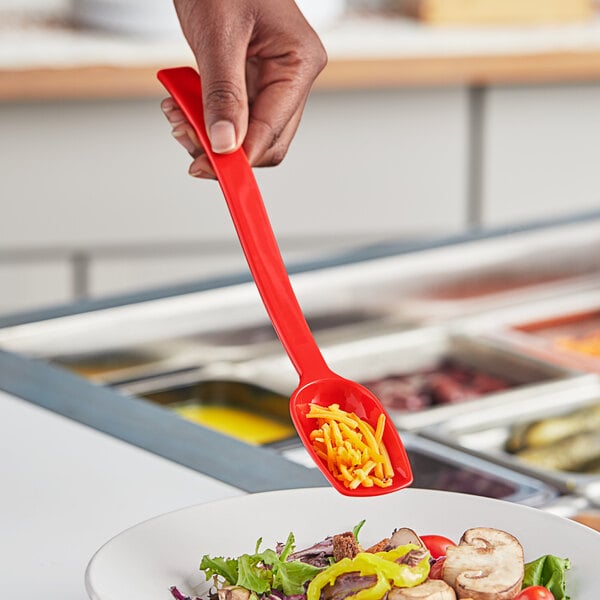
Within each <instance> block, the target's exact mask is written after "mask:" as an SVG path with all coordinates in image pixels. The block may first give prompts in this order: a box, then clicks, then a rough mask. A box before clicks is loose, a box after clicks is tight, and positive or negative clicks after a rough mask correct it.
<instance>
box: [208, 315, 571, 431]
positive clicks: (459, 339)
mask: <svg viewBox="0 0 600 600" xmlns="http://www.w3.org/2000/svg"><path fill="white" fill-rule="evenodd" d="M322 351H323V354H324V356H325V357H326V359H327V361H328V363H329V364H331V365H332V368H334V369H335V370H336V371H337V372H339V373H341V374H342V375H343V376H346V377H349V378H351V379H354V380H357V381H360V382H367V381H372V380H375V379H378V378H382V377H388V376H390V375H402V374H406V373H413V372H416V371H419V370H422V369H426V368H429V367H433V366H435V365H437V364H438V363H439V362H440V361H441V360H443V359H444V358H455V359H457V360H458V361H460V362H464V363H465V364H466V365H470V366H473V367H475V368H479V369H482V370H484V371H487V372H488V373H490V374H492V375H496V376H500V377H504V378H507V379H508V380H509V381H512V382H514V383H516V384H518V385H520V387H514V388H512V389H508V390H504V391H500V392H496V393H494V394H488V395H484V396H481V397H480V398H477V399H473V400H468V401H465V402H461V403H457V404H453V405H446V406H435V407H431V408H427V409H425V410H422V411H418V412H414V413H411V412H400V411H395V410H389V413H390V416H391V418H392V419H393V420H394V423H395V424H396V426H397V427H399V428H400V429H403V430H418V429H421V428H424V427H427V426H429V425H431V424H433V423H436V422H438V421H440V420H443V419H446V418H449V417H450V416H452V415H457V414H461V413H463V412H468V411H470V410H472V408H473V407H474V406H476V405H477V406H478V405H487V404H488V403H491V404H494V403H498V404H501V403H503V402H504V401H505V400H508V399H510V398H511V397H513V396H516V397H517V398H519V397H521V396H522V395H523V394H525V393H526V391H525V390H530V389H531V390H537V393H545V391H546V390H554V389H561V390H562V389H568V388H569V387H570V386H571V385H572V383H571V380H572V379H573V378H577V377H578V376H577V375H575V374H574V373H573V372H572V371H570V370H568V369H565V368H562V367H558V366H556V365H552V364H548V363H545V362H543V361H539V360H537V359H535V358H531V357H529V356H526V355H519V354H517V353H514V352H513V351H512V350H511V349H510V348H507V347H504V346H502V345H498V344H493V343H483V342H480V341H479V340H476V339H471V338H469V337H467V336H461V335H453V334H450V333H449V332H448V330H447V329H446V328H444V327H441V326H432V327H424V328H420V329H414V330H409V331H397V332H388V333H386V334H383V335H373V336H371V337H366V338H361V339H355V340H352V341H348V342H340V343H337V344H332V345H325V346H323V347H322ZM205 372H206V373H210V369H209V370H208V371H205ZM220 375H221V376H222V377H224V378H230V379H233V380H237V381H246V382H248V383H252V384H254V385H258V386H261V387H264V388H268V389H272V390H274V391H276V392H278V393H280V394H282V395H284V396H286V397H287V396H289V395H290V394H291V392H292V391H293V390H294V389H295V385H296V374H295V372H294V370H293V368H292V367H291V365H290V364H289V361H288V360H287V358H286V357H285V355H283V354H281V355H278V356H269V357H261V358H258V359H255V360H251V361H241V362H239V363H236V364H228V365H221V368H220Z"/></svg>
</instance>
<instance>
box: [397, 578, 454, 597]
mask: <svg viewBox="0 0 600 600" xmlns="http://www.w3.org/2000/svg"><path fill="white" fill-rule="evenodd" d="M387 597H388V600H456V594H455V593H454V590H453V589H452V588H451V587H450V586H449V585H448V584H447V583H445V582H444V581H442V580H441V579H427V581H424V582H423V583H422V584H420V585H416V586H415V587H411V588H392V589H391V590H390V591H389V592H388V595H387Z"/></svg>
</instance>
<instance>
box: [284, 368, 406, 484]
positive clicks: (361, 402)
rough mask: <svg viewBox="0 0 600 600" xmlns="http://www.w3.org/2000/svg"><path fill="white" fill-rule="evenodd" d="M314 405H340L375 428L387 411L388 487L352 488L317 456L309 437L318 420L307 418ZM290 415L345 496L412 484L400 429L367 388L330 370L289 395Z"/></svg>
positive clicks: (323, 468) (313, 453) (384, 437)
mask: <svg viewBox="0 0 600 600" xmlns="http://www.w3.org/2000/svg"><path fill="white" fill-rule="evenodd" d="M311 404H318V405H319V406H324V407H328V406H331V405H332V404H338V405H339V406H340V408H341V409H342V410H345V411H346V412H349V413H354V414H355V415H356V416H357V417H358V418H359V419H362V420H363V421H366V422H367V423H369V424H370V425H371V426H373V427H375V424H376V423H377V419H378V418H379V415H381V414H382V413H383V414H385V416H386V420H385V428H384V432H383V441H384V443H385V446H386V449H387V451H388V454H389V456H390V462H391V463H392V467H393V468H394V477H393V479H392V484H391V485H390V486H389V487H387V488H379V487H370V488H367V487H362V486H359V487H357V488H355V489H350V488H347V487H345V486H344V485H341V484H340V481H339V480H338V479H336V478H335V477H334V475H333V473H332V472H331V471H330V470H329V469H328V468H327V465H326V464H325V462H324V461H323V459H322V458H321V457H319V456H318V455H317V453H316V452H315V449H314V447H313V442H312V439H311V437H310V435H311V433H312V432H313V431H314V430H315V419H309V418H307V414H308V412H309V411H310V405H311ZM290 414H291V416H292V421H293V423H294V426H295V427H296V431H297V432H298V435H299V436H300V439H301V440H302V443H303V444H304V446H305V447H306V450H307V452H308V453H309V454H310V456H311V457H312V459H313V460H314V462H315V463H316V464H317V466H318V467H319V468H320V469H321V471H322V473H323V475H325V477H326V478H327V480H328V481H329V482H330V483H331V485H332V486H333V487H335V488H336V489H337V490H338V491H339V492H340V493H342V494H344V495H346V496H375V495H379V494H388V493H390V492H395V491H397V490H399V489H402V488H404V487H406V486H408V485H410V484H411V483H412V478H413V477H412V472H411V469H410V463H409V461H408V457H407V455H406V450H405V448H404V446H403V445H402V443H401V442H400V439H399V437H398V432H397V431H396V428H395V427H394V425H393V423H392V421H391V419H390V418H389V416H388V415H387V414H386V413H385V411H384V409H383V408H382V406H381V403H380V401H379V400H378V399H377V397H376V396H375V395H373V394H372V393H371V392H370V391H369V390H368V389H367V388H366V387H364V386H362V385H360V384H359V383H356V382H355V381H351V380H350V379H345V378H344V377H341V376H340V375H336V374H335V373H333V372H332V373H331V376H330V377H329V378H326V379H316V380H313V381H310V382H308V383H306V384H302V383H300V385H299V386H298V387H297V388H296V389H295V390H294V392H293V393H292V396H291V398H290Z"/></svg>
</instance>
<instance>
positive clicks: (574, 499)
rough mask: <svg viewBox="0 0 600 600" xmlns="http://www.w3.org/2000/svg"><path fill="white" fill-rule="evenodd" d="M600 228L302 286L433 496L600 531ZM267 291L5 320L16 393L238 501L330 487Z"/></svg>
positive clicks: (342, 263)
mask: <svg viewBox="0 0 600 600" xmlns="http://www.w3.org/2000/svg"><path fill="white" fill-rule="evenodd" d="M599 250H600V215H585V216H584V217H581V218H577V219H572V220H569V221H561V222H556V223H546V224H541V225H532V226H530V227H522V228H519V229H518V230H502V231H493V232H486V233H479V234H473V235H468V236H463V237H460V238H456V239H448V240H444V241H436V242H435V243H430V244H420V245H412V246H407V245H395V244H388V245H382V246H378V247H369V248H364V249H361V250H357V251H356V252H354V253H352V254H348V255H345V256H340V257H336V258H335V259H331V260H328V261H322V262H321V263H318V264H311V265H300V266H298V267H296V268H294V269H291V272H292V281H293V285H294V288H295V290H296V293H297V295H298V297H299V300H300V304H301V305H302V307H303V308H304V310H305V313H306V315H307V320H308V322H309V324H310V325H311V328H312V330H313V331H314V333H315V337H316V338H317V341H318V342H319V345H320V347H321V349H322V352H323V355H324V357H325V358H326V360H327V362H328V364H329V365H330V366H331V368H332V369H333V370H334V371H336V372H338V373H340V374H341V375H343V376H345V377H348V378H349V379H352V380H355V381H359V382H360V383H362V384H363V385H365V386H367V387H368V388H370V389H371V390H372V391H373V392H374V393H375V394H376V395H377V397H378V398H380V400H381V401H382V403H383V404H384V406H385V407H386V409H387V411H388V413H389V415H390V417H391V418H392V420H393V422H394V424H395V426H396V427H397V428H398V430H399V431H400V433H401V436H402V439H403V441H404V442H405V445H406V447H407V450H408V454H409V457H410V459H411V463H412V465H413V471H414V473H415V482H414V486H415V487H418V488H424V489H433V490H446V491H460V492H466V493H469V494H474V495H478V496H487V497H491V498H500V499H505V500H510V501H512V502H515V503H521V504H527V505H530V506H536V507H540V508H544V509H546V510H547V511H549V512H556V513H559V514H562V515H564V516H569V517H573V518H577V519H582V520H584V521H586V522H587V523H588V524H590V523H596V521H595V520H594V518H595V514H596V513H595V511H596V507H597V506H599V505H600V466H599V465H600V366H599V364H600V358H599V357H600V350H599V347H600V342H599V340H600V252H599ZM296 385H297V376H296V374H295V372H294V370H293V368H292V366H291V364H290V363H289V361H288V359H287V357H286V356H285V354H284V352H283V350H282V348H281V347H280V345H279V342H278V340H277V338H276V336H275V334H274V332H273V330H272V328H271V326H270V324H269V322H268V319H267V316H266V314H265V312H264V309H263V307H262V304H261V302H260V299H259V297H258V294H257V292H256V290H255V288H254V285H253V283H252V281H251V280H250V278H249V276H247V275H241V276H239V277H237V278H230V279H227V280H226V281H223V280H221V281H203V282H200V283H198V284H196V285H189V286H182V287H180V288H171V289H166V290H160V291H157V292H155V293H147V294H143V295H139V296H136V297H127V298H115V299H111V300H106V301H98V302H89V303H84V304H78V305H71V306H65V307H59V308H56V309H53V310H48V311H44V312H40V313H37V314H30V315H18V316H14V317H9V318H5V319H3V320H1V321H0V388H1V389H4V390H5V391H7V392H9V393H12V394H14V395H16V396H19V397H21V398H23V399H25V400H29V401H31V402H33V403H35V404H38V405H41V406H44V407H46V408H48V409H50V410H52V411H55V412H57V413H60V414H63V415H65V416H68V417H70V418H73V419H75V420H78V421H80V422H82V423H85V424H87V425H90V426H92V427H94V428H96V429H99V430H101V431H104V432H107V433H109V434H111V435H113V436H115V437H118V438H120V439H123V440H125V441H127V442H130V443H132V444H135V445H137V446H140V447H143V448H145V449H146V450H149V451H151V452H153V453H156V454H159V455H161V456H164V457H166V458H168V459H170V460H173V461H175V462H177V463H180V464H182V465H185V466H187V467H191V468H193V469H195V470H197V471H200V472H202V473H205V474H207V475H210V476H211V477H214V478H216V479H218V480H220V481H223V482H225V483H229V484H231V485H234V486H235V487H237V488H239V489H242V490H245V491H249V492H258V491H266V490H275V489H282V488H299V487H314V486H325V485H326V481H325V479H324V478H323V476H322V475H321V474H320V473H319V471H318V469H316V468H313V465H312V464H311V463H310V460H309V459H308V456H307V454H306V453H305V451H304V449H303V447H302V446H301V444H300V442H299V440H298V438H297V437H296V435H295V431H294V428H293V426H292V423H291V420H290V418H289V411H288V398H289V395H290V393H291V392H292V391H293V390H294V388H295V387H296Z"/></svg>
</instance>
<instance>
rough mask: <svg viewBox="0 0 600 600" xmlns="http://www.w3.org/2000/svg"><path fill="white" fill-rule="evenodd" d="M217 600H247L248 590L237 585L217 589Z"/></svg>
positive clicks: (248, 596)
mask: <svg viewBox="0 0 600 600" xmlns="http://www.w3.org/2000/svg"><path fill="white" fill-rule="evenodd" d="M218 594H219V600H248V599H249V598H250V590H247V589H246V588H243V587H240V586H238V585H226V586H225V587H222V588H220V589H219V592H218Z"/></svg>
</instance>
